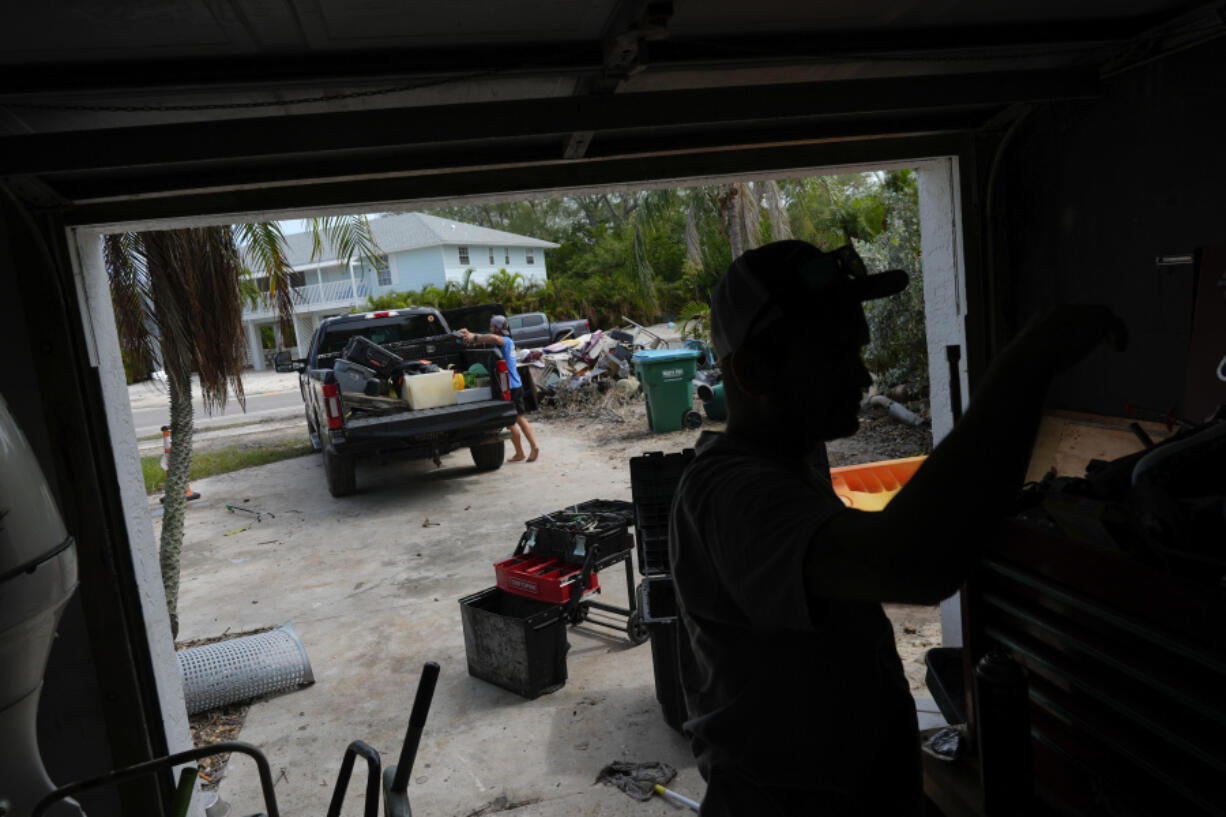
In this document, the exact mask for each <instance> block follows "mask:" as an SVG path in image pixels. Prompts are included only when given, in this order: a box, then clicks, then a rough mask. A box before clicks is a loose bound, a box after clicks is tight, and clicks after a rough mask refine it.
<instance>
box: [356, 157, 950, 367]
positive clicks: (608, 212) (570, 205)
mask: <svg viewBox="0 0 1226 817" xmlns="http://www.w3.org/2000/svg"><path fill="white" fill-rule="evenodd" d="M434 212H435V214H437V215H440V216H443V217H446V218H453V219H456V220H460V221H466V222H468V223H471V224H477V225H480V226H484V227H491V228H494V229H499V230H506V231H509V232H515V233H522V234H526V235H532V236H536V237H539V238H545V239H548V240H551V241H555V242H557V243H558V244H560V245H561V247H560V248H559V249H557V250H552V251H550V254H549V267H548V269H549V281H548V283H546V284H539V283H530V282H525V281H524V280H523V279H522V278H520V277H519V276H518V275H512V274H510V273H508V272H507V271H506V270H502V271H500V272H498V273H495V274H494V275H493V276H491V277H490V278H489V280H488V281H485V282H479V281H477V280H476V279H475V278H474V277H473V276H472V275H471V274H470V275H469V276H468V277H467V278H466V279H465V280H464V281H462V282H449V283H448V284H447V285H446V286H445V287H442V288H439V287H427V288H425V289H423V290H421V291H412V292H398V293H391V294H388V295H384V296H381V297H376V298H372V299H371V301H370V304H371V307H372V308H376V309H390V308H395V307H397V306H407V305H411V304H421V305H431V306H436V307H439V308H442V309H447V308H454V307H459V306H469V305H474V304H479V303H488V302H491V301H498V302H500V303H503V304H504V305H506V306H507V308H508V310H510V311H513V312H530V311H537V310H539V311H543V312H547V313H549V314H550V315H551V316H552V317H555V318H571V317H584V318H587V319H588V320H589V321H590V322H591V323H592V325H593V326H605V327H610V326H617V325H622V324H623V319H622V316H628V317H630V318H633V319H634V320H636V321H638V322H640V323H650V322H655V321H659V320H676V321H678V322H679V323H680V324H681V325H682V326H683V327H684V328H685V329H686V330H687V331H688V332H690V333H692V334H698V335H702V334H703V333H704V332H705V331H706V326H707V323H706V321H707V302H708V300H709V298H710V294H711V291H712V290H713V289H714V287H715V284H716V283H717V282H718V281H719V278H720V276H721V275H722V274H723V271H724V270H725V269H726V268H727V267H728V264H729V263H731V261H732V259H733V258H734V257H735V256H736V255H738V254H739V253H741V252H743V251H744V250H746V249H750V248H752V247H755V246H759V245H760V244H762V243H766V242H768V241H774V240H778V239H784V238H793V237H795V238H799V239H803V240H805V241H810V242H812V243H813V244H816V245H817V246H819V247H822V248H823V249H834V248H835V247H839V246H842V245H844V244H847V243H848V242H851V243H852V244H853V245H854V246H855V247H856V249H857V250H858V251H859V252H860V254H861V255H862V256H863V257H864V259H865V261H866V263H867V264H868V266H869V268H870V269H887V268H902V269H905V270H907V271H908V272H909V273H910V274H911V276H912V281H913V284H912V286H910V287H909V288H908V289H907V293H906V295H905V296H903V297H898V298H892V299H887V300H886V301H882V302H880V303H875V304H872V305H870V306H869V308H868V310H867V312H868V317H869V321H870V324H871V328H872V330H873V335H874V341H873V344H872V346H871V347H870V348H869V350H868V353H867V354H866V360H867V362H868V364H869V366H870V368H871V369H872V370H873V371H874V373H875V374H877V375H878V377H879V378H881V379H882V380H883V381H884V385H895V384H898V383H902V382H906V383H909V384H911V385H913V386H916V387H922V386H923V384H924V383H926V380H927V376H926V373H927V362H926V352H925V342H924V320H923V314H924V313H923V286H922V280H921V279H922V270H921V268H920V254H919V214H918V194H917V187H916V180H915V175H914V173H912V172H911V171H907V170H897V171H887V172H881V173H857V174H845V175H836V176H818V177H809V178H802V179H784V180H780V181H777V182H776V181H765V182H743V183H736V184H727V185H715V186H706V187H692V188H685V189H675V190H652V191H643V192H638V193H607V194H599V195H590V196H574V197H569V198H557V199H547V200H538V201H521V202H501V203H497V204H465V205H458V206H455V207H449V208H445V209H442V210H436V211H434Z"/></svg>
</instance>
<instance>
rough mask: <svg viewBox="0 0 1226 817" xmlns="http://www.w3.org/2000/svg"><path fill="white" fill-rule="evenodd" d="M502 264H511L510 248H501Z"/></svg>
mask: <svg viewBox="0 0 1226 817" xmlns="http://www.w3.org/2000/svg"><path fill="white" fill-rule="evenodd" d="M502 263H504V264H509V263H511V248H510V247H503V248H502Z"/></svg>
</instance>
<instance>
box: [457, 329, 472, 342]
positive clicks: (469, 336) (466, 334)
mask: <svg viewBox="0 0 1226 817" xmlns="http://www.w3.org/2000/svg"><path fill="white" fill-rule="evenodd" d="M459 331H460V337H461V338H463V339H464V342H465V343H472V342H473V338H475V337H476V335H474V334H473V333H472V332H469V331H468V330H467V329H461V330H459Z"/></svg>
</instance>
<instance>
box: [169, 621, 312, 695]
mask: <svg viewBox="0 0 1226 817" xmlns="http://www.w3.org/2000/svg"><path fill="white" fill-rule="evenodd" d="M177 654H178V656H179V675H180V677H181V678H182V680H183V697H184V699H185V700H186V702H187V712H188V714H189V715H194V714H196V713H197V712H204V711H205V710H207V709H212V708H214V707H218V706H224V705H225V704H230V703H234V702H235V701H242V700H246V699H248V698H255V697H258V696H260V695H267V694H269V693H271V692H280V691H282V690H286V689H292V688H294V687H297V686H302V685H304V684H313V683H315V676H314V675H313V674H312V673H311V661H310V659H309V658H307V654H306V648H305V647H303V646H302V642H301V641H300V640H299V639H298V634H297V633H295V632H294V625H293V624H292V623H290V622H287V623H285V624H282V625H281V626H280V627H278V628H277V629H275V630H270V631H268V632H266V633H258V634H256V635H248V636H243V637H242V638H233V639H230V640H229V641H219V642H217V643H216V644H205V645H204V646H202V647H189V648H187V649H185V650H179V652H178V653H177Z"/></svg>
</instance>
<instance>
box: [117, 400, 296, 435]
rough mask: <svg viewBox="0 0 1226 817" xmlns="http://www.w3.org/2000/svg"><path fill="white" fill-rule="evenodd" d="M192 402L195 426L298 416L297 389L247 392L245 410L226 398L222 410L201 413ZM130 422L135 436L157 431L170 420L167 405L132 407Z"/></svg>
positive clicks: (200, 409)
mask: <svg viewBox="0 0 1226 817" xmlns="http://www.w3.org/2000/svg"><path fill="white" fill-rule="evenodd" d="M193 405H194V406H195V408H196V415H195V426H196V428H198V429H201V428H209V427H211V426H226V425H234V424H235V423H243V422H254V421H260V420H269V419H273V418H275V417H301V416H302V396H301V395H300V394H299V393H298V390H297V389H289V390H286V391H276V392H264V393H261V394H248V395H247V410H246V411H243V409H242V407H240V406H239V405H238V403H237V402H236V401H234V400H228V401H226V407H225V409H223V410H222V411H217V412H214V413H213V414H211V415H210V414H205V413H204V404H203V403H201V402H200V401H199V400H196V401H194V402H193ZM132 421H133V423H134V424H135V425H136V436H137V438H140V437H147V436H149V435H150V434H157V433H159V432H160V431H161V430H162V426H164V425H166V424H168V423H169V422H170V407H169V405H165V406H158V407H157V408H144V409H136V410H135V411H133V412H132Z"/></svg>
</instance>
